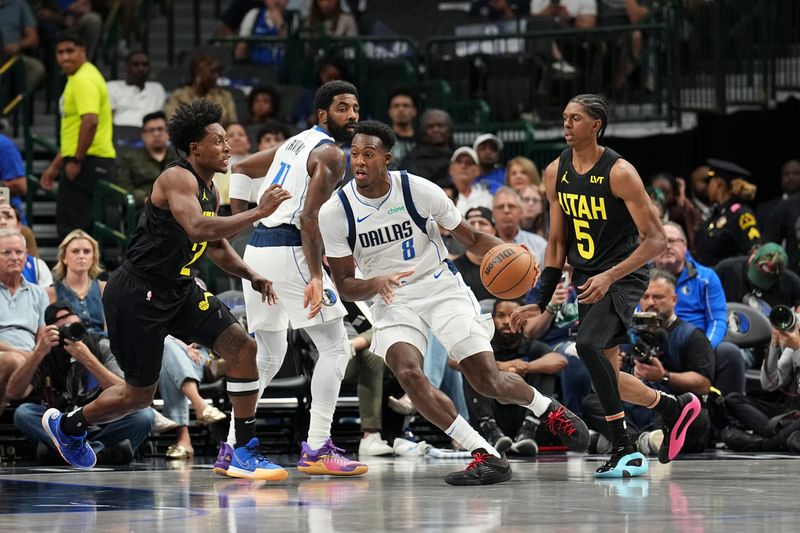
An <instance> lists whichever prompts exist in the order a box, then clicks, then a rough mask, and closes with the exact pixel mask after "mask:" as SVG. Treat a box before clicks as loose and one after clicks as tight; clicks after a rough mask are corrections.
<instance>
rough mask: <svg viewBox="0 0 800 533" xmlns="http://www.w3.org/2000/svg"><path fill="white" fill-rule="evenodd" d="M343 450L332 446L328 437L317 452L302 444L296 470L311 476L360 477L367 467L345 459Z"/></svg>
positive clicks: (306, 444)
mask: <svg viewBox="0 0 800 533" xmlns="http://www.w3.org/2000/svg"><path fill="white" fill-rule="evenodd" d="M343 454H344V450H343V449H341V448H337V447H336V446H334V445H333V441H331V439H330V437H328V440H326V441H325V444H323V445H322V447H321V448H320V449H319V450H312V449H311V447H310V446H309V445H308V443H307V442H303V444H302V449H301V452H300V460H299V461H298V462H297V469H298V470H299V471H301V472H303V473H304V474H308V475H311V476H360V475H361V474H366V473H367V470H369V467H367V465H365V464H364V463H359V462H358V461H352V460H350V459H348V458H347V457H345V456H344V455H343Z"/></svg>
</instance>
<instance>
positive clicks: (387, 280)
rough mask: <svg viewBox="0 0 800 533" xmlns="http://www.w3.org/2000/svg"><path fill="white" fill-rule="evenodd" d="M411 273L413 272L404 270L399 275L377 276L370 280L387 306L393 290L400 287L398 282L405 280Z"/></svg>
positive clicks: (390, 300)
mask: <svg viewBox="0 0 800 533" xmlns="http://www.w3.org/2000/svg"><path fill="white" fill-rule="evenodd" d="M413 273H414V271H413V270H406V271H405V272H400V273H399V274H394V275H393V276H378V277H377V278H372V283H373V286H374V287H375V291H376V292H377V293H378V294H380V295H381V298H383V301H384V302H386V303H387V304H390V303H392V296H393V295H394V288H395V287H399V286H400V285H402V283H401V282H400V280H401V279H403V278H407V277H408V276H410V275H412V274H413Z"/></svg>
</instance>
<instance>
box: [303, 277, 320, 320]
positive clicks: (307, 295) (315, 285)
mask: <svg viewBox="0 0 800 533" xmlns="http://www.w3.org/2000/svg"><path fill="white" fill-rule="evenodd" d="M303 309H308V315H307V318H314V317H315V316H317V313H319V311H320V309H322V280H321V279H319V278H311V281H309V282H308V285H306V288H305V290H304V291H303Z"/></svg>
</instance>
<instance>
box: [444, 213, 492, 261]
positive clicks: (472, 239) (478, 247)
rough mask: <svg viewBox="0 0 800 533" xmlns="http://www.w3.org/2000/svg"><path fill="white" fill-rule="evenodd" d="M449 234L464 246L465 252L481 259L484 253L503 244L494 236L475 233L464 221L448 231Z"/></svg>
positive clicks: (479, 232)
mask: <svg viewBox="0 0 800 533" xmlns="http://www.w3.org/2000/svg"><path fill="white" fill-rule="evenodd" d="M450 234H451V235H452V236H453V237H455V239H456V240H457V241H458V242H460V243H461V244H463V245H464V246H466V248H467V250H469V251H470V252H472V253H473V254H475V255H477V256H478V257H483V255H484V254H485V253H486V252H488V251H489V250H491V249H492V248H494V247H495V246H498V245H500V244H503V241H501V240H500V239H498V238H497V237H495V236H494V235H489V234H488V233H483V232H482V231H477V230H476V229H475V228H473V227H472V226H471V225H469V224H467V223H466V222H465V221H464V220H462V221H461V223H460V224H459V225H458V226H456V227H455V228H454V229H452V230H450Z"/></svg>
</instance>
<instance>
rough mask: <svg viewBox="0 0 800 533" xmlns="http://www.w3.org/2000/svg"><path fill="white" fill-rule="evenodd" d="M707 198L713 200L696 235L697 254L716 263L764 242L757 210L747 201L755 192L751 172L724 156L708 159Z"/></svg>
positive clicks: (695, 255)
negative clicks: (724, 158) (711, 207)
mask: <svg viewBox="0 0 800 533" xmlns="http://www.w3.org/2000/svg"><path fill="white" fill-rule="evenodd" d="M708 167H709V170H708V178H707V182H708V199H709V200H710V201H711V202H712V203H713V204H714V207H713V209H712V210H711V214H710V215H709V217H708V219H706V221H705V222H704V223H703V224H701V226H700V228H699V229H698V230H697V234H696V235H695V241H694V244H695V252H694V257H695V258H696V259H697V261H698V262H700V263H701V264H703V265H707V266H712V267H713V266H714V265H716V264H717V263H719V262H720V261H722V260H723V259H725V258H727V257H733V256H737V255H747V254H749V253H750V250H751V249H752V248H753V246H755V245H757V244H759V243H760V242H761V232H760V231H759V229H758V221H757V220H756V213H755V211H753V209H751V208H750V206H749V205H747V204H745V203H744V202H749V201H752V200H753V199H754V198H755V196H756V186H755V185H753V184H752V183H750V182H749V181H748V179H749V178H750V172H748V171H747V170H745V169H743V168H742V167H740V166H739V165H737V164H735V163H731V162H730V161H724V160H722V159H709V160H708Z"/></svg>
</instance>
